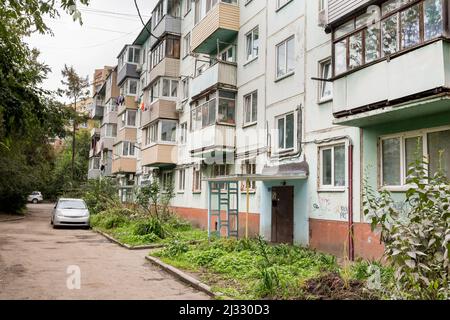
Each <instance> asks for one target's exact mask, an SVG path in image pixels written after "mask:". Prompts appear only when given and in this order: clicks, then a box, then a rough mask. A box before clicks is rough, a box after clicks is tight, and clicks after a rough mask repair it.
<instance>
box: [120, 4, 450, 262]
mask: <svg viewBox="0 0 450 320" xmlns="http://www.w3.org/2000/svg"><path fill="white" fill-rule="evenodd" d="M373 4H376V5H378V7H373V6H371V5H373ZM447 7H448V1H447V0H423V1H406V0H402V1H400V0H389V1H368V0H367V1H352V0H329V3H328V1H326V0H311V1H306V0H275V1H269V0H240V1H237V0H228V1H225V0H222V1H220V0H195V1H190V0H161V1H160V2H159V3H158V4H157V5H156V7H155V8H154V10H153V12H152V18H151V20H150V21H149V22H148V23H147V26H146V27H145V28H143V30H142V31H141V33H140V34H139V36H138V37H137V38H136V40H135V41H134V43H133V44H131V45H127V46H125V48H124V49H123V50H122V52H121V54H120V55H119V59H118V67H117V85H118V86H119V87H120V96H119V104H118V122H119V125H118V129H117V138H116V139H115V142H114V145H115V152H114V156H113V158H114V160H113V163H112V174H114V175H116V176H117V177H119V181H120V183H121V186H122V189H121V196H122V199H123V200H124V201H126V200H127V199H130V197H131V196H132V194H131V192H132V191H131V190H132V188H133V187H135V186H139V185H143V184H146V183H148V182H149V181H150V180H151V179H159V181H160V183H161V186H162V187H163V188H167V187H169V186H170V185H172V186H173V187H174V191H175V198H174V199H173V201H172V207H173V209H174V211H176V212H177V213H178V214H179V215H181V216H183V217H185V218H187V219H189V220H190V221H192V222H193V223H194V224H196V225H197V226H200V227H203V228H209V230H210V231H211V232H218V233H220V234H222V235H228V236H237V235H239V236H240V237H242V236H245V235H250V236H252V235H255V234H261V235H263V236H264V237H265V238H266V239H267V240H269V241H273V242H283V243H296V244H300V245H306V246H311V247H313V248H317V249H319V250H323V251H327V252H330V253H333V254H336V255H341V256H344V255H348V256H349V257H350V258H353V257H354V256H355V255H356V256H361V257H366V258H373V257H379V256H380V255H381V253H382V249H383V248H382V245H381V244H380V241H379V237H378V235H376V234H374V233H372V232H371V230H370V226H369V224H368V223H367V222H366V221H365V220H364V216H363V213H362V212H363V208H362V193H363V188H364V186H363V184H362V181H363V180H364V178H365V177H368V179H369V180H368V181H369V182H370V183H371V185H373V186H375V187H377V188H382V187H388V188H390V189H391V190H393V191H397V192H400V193H399V194H398V197H399V199H400V198H401V196H402V194H401V192H404V191H405V186H404V185H403V184H402V183H401V182H403V181H404V178H402V177H404V170H403V169H401V168H404V167H407V166H406V165H405V161H407V160H410V159H411V156H410V152H409V151H407V150H406V149H407V146H409V147H410V146H411V143H412V140H411V139H410V137H412V138H416V139H417V137H419V139H422V140H421V141H422V145H423V149H424V155H430V154H432V155H431V156H430V158H431V160H432V163H433V164H432V165H433V166H434V167H433V168H434V169H436V168H435V167H436V166H437V164H436V163H437V162H436V161H437V160H436V156H435V154H436V152H437V151H438V150H439V151H441V152H440V154H443V155H444V166H445V168H444V169H445V170H449V169H450V156H449V151H448V150H449V149H450V147H449V146H448V141H450V139H448V140H446V137H447V135H448V132H449V131H446V130H448V128H447V129H446V126H448V124H449V123H450V121H449V112H448V110H449V107H448V103H447V101H446V99H447V95H446V94H447V90H448V89H447V88H448V81H447V80H448V79H447V77H446V75H447V73H448V72H446V70H447V68H448V66H447V65H446V63H447V61H446V60H447V58H448V54H447V51H446V50H447V49H448V48H447V46H448V44H447V42H446V40H445V36H446V35H448V26H447V25H446V24H448V14H447V10H446V9H445V8H447ZM376 8H380V9H379V10H380V13H381V16H379V19H378V20H377V21H376V23H377V24H379V25H380V28H378V29H377V30H378V31H373V30H372V29H368V26H369V25H370V23H369V22H371V21H372V22H373V20H374V19H373V17H374V15H373V12H374V10H375V11H376ZM415 17H417V19H416V18H415ZM402 19H403V20H402ZM375 20H376V19H375ZM405 26H406V27H405ZM402 28H403V29H402ZM405 28H406V29H405ZM396 37H399V39H397V38H396ZM386 39H388V40H389V41H388V40H386ZM397 40H398V41H397ZM383 41H384V42H383ZM393 42H394V43H393ZM389 50H390V51H389ZM433 57H435V58H438V59H434V58H433ZM424 58H426V60H425V61H426V62H425V63H424V62H422V61H423V60H422V59H424ZM417 61H421V63H419V64H417V63H415V62H417ZM391 68H392V69H391ZM431 68H434V70H438V71H439V72H437V74H435V75H434V76H433V77H429V76H427V77H424V76H423V75H424V72H426V71H427V70H431ZM436 90H437V91H436ZM408 103H409V104H411V108H409V109H408V108H407V106H408ZM423 103H426V104H429V107H425V108H424V107H422V106H421V105H422V104H423ZM405 104H406V105H405ZM397 106H399V107H398V108H397ZM401 110H404V111H401ZM391 115H392V117H391ZM422 116H423V117H424V118H423V120H424V121H419V120H417V119H418V117H422ZM404 118H405V119H411V120H415V121H408V123H407V124H405V123H404V122H403V121H402V119H404ZM425 141H427V143H425ZM425 145H426V146H425ZM380 146H381V147H380ZM428 150H430V151H428ZM442 150H443V151H442ZM389 161H391V162H392V161H393V162H392V163H393V164H392V163H391V162H389ZM396 161H398V163H397V164H396ZM380 168H381V169H380ZM380 170H382V171H383V172H388V174H384V173H383V172H381V173H379V172H378V171H380ZM402 170H403V171H402ZM447 172H448V171H447ZM397 175H398V176H399V178H398V179H397ZM380 180H383V181H384V180H385V182H381V183H380V182H379V181H380ZM397 180H398V181H397ZM377 181H378V182H377Z"/></svg>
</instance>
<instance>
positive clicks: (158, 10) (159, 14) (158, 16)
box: [152, 1, 165, 28]
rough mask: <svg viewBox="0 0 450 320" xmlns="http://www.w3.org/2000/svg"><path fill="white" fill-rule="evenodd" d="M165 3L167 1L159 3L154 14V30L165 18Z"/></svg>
mask: <svg viewBox="0 0 450 320" xmlns="http://www.w3.org/2000/svg"><path fill="white" fill-rule="evenodd" d="M164 2H165V1H159V2H158V4H157V5H156V7H155V9H154V10H153V12H152V23H153V28H155V27H156V26H157V25H158V24H159V22H160V21H161V20H162V18H163V17H164Z"/></svg>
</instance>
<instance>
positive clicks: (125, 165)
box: [111, 157, 137, 174]
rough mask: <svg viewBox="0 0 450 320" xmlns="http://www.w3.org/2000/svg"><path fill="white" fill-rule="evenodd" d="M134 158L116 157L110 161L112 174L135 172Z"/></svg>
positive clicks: (135, 162)
mask: <svg viewBox="0 0 450 320" xmlns="http://www.w3.org/2000/svg"><path fill="white" fill-rule="evenodd" d="M136 164H137V161H136V158H121V157H120V158H117V159H114V160H113V162H112V170H111V172H112V174H118V173H136Z"/></svg>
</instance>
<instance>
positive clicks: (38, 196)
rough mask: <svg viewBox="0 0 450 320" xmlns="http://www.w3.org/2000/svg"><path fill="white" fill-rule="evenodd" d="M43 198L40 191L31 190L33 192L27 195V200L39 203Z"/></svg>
mask: <svg viewBox="0 0 450 320" xmlns="http://www.w3.org/2000/svg"><path fill="white" fill-rule="evenodd" d="M43 200H44V198H43V197H42V193H40V192H39V191H33V193H31V194H30V195H29V196H28V202H33V203H39V202H42V201H43Z"/></svg>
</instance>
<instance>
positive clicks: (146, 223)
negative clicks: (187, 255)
mask: <svg viewBox="0 0 450 320" xmlns="http://www.w3.org/2000/svg"><path fill="white" fill-rule="evenodd" d="M91 225H92V227H93V228H95V229H98V230H100V231H103V232H105V233H107V234H109V235H111V236H112V237H114V238H116V239H117V240H119V241H120V242H122V243H125V244H128V245H131V246H140V245H149V244H165V243H168V242H170V241H174V240H178V241H191V240H196V241H199V240H206V239H207V233H206V232H205V231H201V230H198V229H194V228H193V227H192V226H191V225H190V224H189V223H188V222H186V221H183V220H180V219H178V218H176V217H172V218H171V219H169V220H166V221H162V220H161V219H158V218H155V217H151V216H148V217H142V216H133V211H131V210H128V209H125V208H119V209H110V210H107V211H104V212H102V213H100V214H96V215H93V216H92V217H91Z"/></svg>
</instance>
